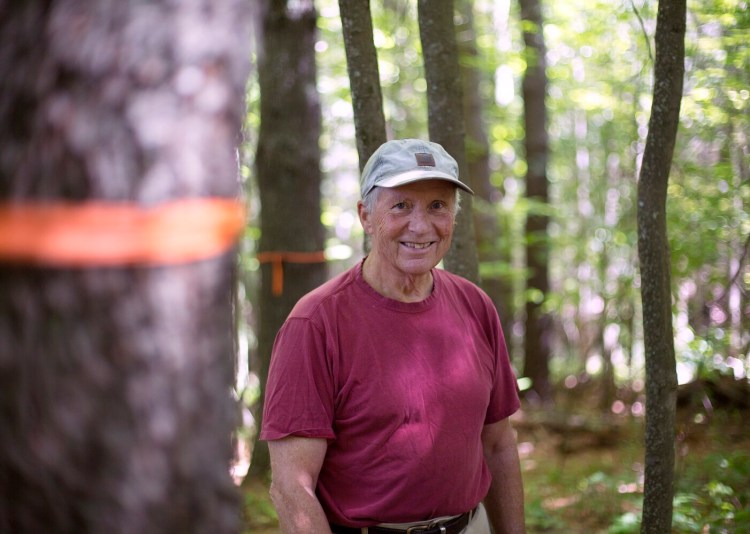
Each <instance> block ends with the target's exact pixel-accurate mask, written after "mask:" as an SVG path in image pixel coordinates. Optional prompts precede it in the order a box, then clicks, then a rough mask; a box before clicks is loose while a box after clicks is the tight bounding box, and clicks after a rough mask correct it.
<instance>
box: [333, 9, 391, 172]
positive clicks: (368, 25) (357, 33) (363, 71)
mask: <svg viewBox="0 0 750 534" xmlns="http://www.w3.org/2000/svg"><path fill="white" fill-rule="evenodd" d="M339 11H340V12H341V26H342V28H343V32H344V49H345V51H346V65H347V69H348V71H349V85H350V87H351V94H352V107H353V108H354V128H355V130H356V135H357V153H358V154H359V170H360V172H361V171H362V169H364V167H365V164H366V163H367V160H368V159H369V158H370V156H371V155H372V153H373V152H375V151H376V150H377V149H378V147H379V146H380V145H382V144H383V143H385V142H386V140H387V138H386V132H385V116H384V115H383V94H382V92H381V89H380V74H379V70H378V55H377V50H375V43H374V41H373V36H372V14H371V13H370V0H339Z"/></svg>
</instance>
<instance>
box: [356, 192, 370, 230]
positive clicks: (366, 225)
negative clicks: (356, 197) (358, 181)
mask: <svg viewBox="0 0 750 534" xmlns="http://www.w3.org/2000/svg"><path fill="white" fill-rule="evenodd" d="M357 214H358V215H359V223H360V224H361V225H362V229H363V230H364V231H365V234H367V235H371V234H372V215H371V214H370V213H369V212H368V211H367V210H366V209H365V205H364V203H363V202H362V201H361V200H360V201H358V202H357Z"/></svg>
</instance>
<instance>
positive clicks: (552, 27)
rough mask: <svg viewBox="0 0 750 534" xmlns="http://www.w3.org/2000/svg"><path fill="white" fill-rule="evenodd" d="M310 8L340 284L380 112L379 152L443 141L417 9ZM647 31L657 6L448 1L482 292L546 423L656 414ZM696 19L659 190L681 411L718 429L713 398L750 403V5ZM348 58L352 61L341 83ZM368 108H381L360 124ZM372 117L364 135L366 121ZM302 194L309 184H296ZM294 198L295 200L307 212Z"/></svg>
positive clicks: (249, 153)
mask: <svg viewBox="0 0 750 534" xmlns="http://www.w3.org/2000/svg"><path fill="white" fill-rule="evenodd" d="M290 4H291V3H290ZM339 4H341V5H342V6H343V7H345V8H346V9H345V10H344V12H343V15H344V17H343V18H344V20H345V24H348V25H347V26H345V27H342V18H341V16H340V13H339ZM368 4H369V7H370V9H371V15H372V32H373V42H374V45H375V49H376V52H377V61H378V65H377V69H374V67H373V65H372V63H371V61H372V58H371V56H369V54H371V50H368V46H367V45H368V43H367V40H368V35H367V34H368V33H369V32H370V31H371V30H370V27H369V24H366V25H365V24H364V23H366V22H367V23H369V21H364V20H361V13H362V12H363V11H362V10H364V9H365V8H366V7H367V5H368ZM315 6H316V8H317V29H318V34H317V37H316V40H315V42H314V45H313V46H314V49H315V53H316V56H315V59H316V69H317V82H316V83H317V91H318V95H319V97H320V103H321V110H322V129H321V132H320V137H319V146H320V149H321V153H320V171H321V173H322V174H321V176H322V181H321V188H320V191H321V198H320V203H321V204H320V205H321V213H320V221H321V222H322V224H323V226H324V227H325V245H324V247H323V248H324V250H325V254H326V258H327V266H328V276H329V277H330V276H333V275H335V274H337V273H339V272H341V271H343V270H344V269H346V268H348V267H350V266H351V265H353V264H354V263H356V262H357V261H359V260H360V259H361V258H362V256H363V246H362V242H363V234H362V230H361V228H360V226H359V222H358V220H357V215H356V201H357V199H358V175H359V168H360V165H361V164H362V163H363V162H362V161H361V158H362V157H363V154H364V155H367V154H368V152H371V151H372V150H373V149H374V147H375V146H376V145H377V144H378V143H374V142H373V141H372V140H373V139H381V138H382V128H383V125H382V124H381V123H380V119H381V118H380V117H378V116H377V115H378V114H377V110H378V109H379V108H380V107H381V105H380V98H381V97H382V110H383V114H384V119H385V124H384V128H385V133H386V135H387V138H389V139H391V138H398V137H432V138H433V140H437V139H435V137H436V135H437V133H436V131H435V130H433V126H434V124H435V120H434V118H435V117H434V115H433V110H432V109H430V105H429V102H430V90H431V89H432V88H433V85H434V84H433V82H432V81H431V80H432V78H431V74H430V72H429V68H425V61H426V58H427V57H428V56H429V54H423V50H422V48H423V46H425V42H424V36H423V35H421V34H420V27H419V22H420V16H419V12H418V11H419V9H418V8H420V6H421V4H419V3H417V2H409V1H407V0H383V1H382V2H366V1H364V0H362V1H361V2H345V1H342V2H339V3H337V2H336V1H335V0H318V1H317V2H316V3H315ZM356 13H360V15H356ZM423 15H424V14H423ZM431 15H433V16H434V15H436V14H435V13H432V14H431ZM656 16H657V4H656V3H648V2H644V1H642V0H635V1H633V2H630V3H627V4H623V3H613V2H607V1H601V0H598V1H595V2H593V3H591V2H582V1H580V0H565V1H563V2H549V3H541V2H535V1H532V0H524V1H522V2H519V3H513V2H510V1H509V0H476V1H474V2H470V1H456V2H455V12H454V23H455V28H456V34H455V36H456V40H457V43H458V50H459V53H460V59H459V64H460V74H459V75H458V76H459V77H460V80H461V89H462V98H463V100H462V102H463V106H462V107H463V118H462V121H463V124H464V129H465V131H464V143H463V144H464V150H465V155H466V160H467V162H466V168H468V169H469V171H468V172H469V176H467V177H466V178H467V180H468V182H469V183H470V184H471V186H472V187H473V188H474V189H475V191H476V192H477V195H476V196H475V197H474V198H473V199H472V200H473V206H472V211H473V226H474V235H475V237H476V246H477V255H478V258H479V265H478V270H479V276H480V280H481V282H480V283H481V285H482V287H483V288H485V290H486V291H487V292H488V294H490V296H491V297H492V299H493V301H494V302H495V303H496V305H497V307H498V312H499V314H500V317H501V319H502V321H503V326H504V329H505V332H506V339H507V341H508V344H509V346H510V349H511V354H512V359H513V364H514V366H515V368H516V370H517V372H518V375H519V377H520V381H519V383H520V385H521V387H522V388H523V390H524V394H525V397H526V400H527V401H528V402H527V405H528V406H530V407H533V406H544V407H546V408H547V409H546V411H545V412H544V413H546V414H547V415H548V416H550V417H558V416H560V417H564V416H565V415H564V414H566V413H571V412H575V411H576V410H578V409H585V410H587V411H592V410H593V411H594V412H596V413H598V414H600V415H601V416H602V417H604V418H606V417H617V416H626V415H630V416H635V417H636V418H638V417H641V416H643V415H644V412H645V389H644V388H645V382H644V381H645V369H646V350H645V347H644V321H643V310H642V302H641V287H642V280H641V275H640V271H639V266H638V261H639V257H638V248H637V246H638V235H637V231H636V222H637V221H636V213H637V206H636V204H637V194H638V181H639V176H640V175H641V172H642V166H643V157H644V152H645V147H646V139H647V134H648V130H649V128H648V121H649V118H650V117H651V115H652V109H651V107H652V94H653V88H654V66H655V65H654V62H655V50H654V40H655V33H656ZM358 17H360V18H358ZM352 21H353V22H352ZM357 22H360V23H363V25H362V26H361V27H359V26H358V24H357ZM686 22H687V25H686V39H685V44H686V53H685V61H684V68H685V73H684V74H685V76H684V88H683V93H682V94H683V98H682V110H681V115H680V119H679V128H678V133H677V138H676V143H675V146H674V155H673V159H672V162H671V166H670V173H669V182H668V186H667V190H666V213H665V216H666V226H667V231H668V234H667V236H666V237H667V239H668V245H669V249H670V251H671V269H670V274H671V282H670V287H669V288H668V293H667V296H669V295H670V294H671V300H672V302H671V306H669V303H668V307H669V317H668V318H667V321H668V322H671V324H672V327H673V334H671V333H668V337H669V338H670V339H672V340H673V343H674V348H675V360H676V361H675V367H676V369H675V371H676V375H677V379H678V382H679V384H681V385H682V386H683V388H682V389H681V392H682V393H684V394H685V395H686V397H685V398H684V399H682V400H684V402H697V403H698V404H699V405H701V406H703V408H701V409H702V410H703V411H704V412H705V413H706V414H707V413H708V412H711V410H713V404H712V403H716V404H717V405H718V402H719V397H722V398H724V399H726V398H729V397H732V398H733V399H734V400H733V401H732V402H736V403H739V404H740V405H745V406H746V405H748V404H749V403H750V399H748V393H747V391H748V390H747V377H748V371H749V370H750V361H749V357H750V354H749V349H750V330H749V328H748V327H750V303H748V298H747V291H748V288H750V268H748V261H747V257H748V245H749V244H750V216H748V209H749V208H748V202H749V201H750V170H749V166H750V148H749V147H748V135H749V134H748V132H749V131H750V124H749V123H750V119H749V114H748V105H749V104H750V92H749V90H748V87H750V47H748V46H747V44H746V43H745V41H744V40H743V36H744V35H745V34H746V32H747V31H748V29H750V14H749V10H748V6H747V4H746V3H745V2H744V1H741V0H717V1H712V2H709V3H703V4H700V5H698V4H688V16H687V21H686ZM352 32H353V33H352ZM363 33H364V35H363ZM351 43H357V45H356V46H357V47H358V48H356V49H353V48H351V46H352V44H351ZM345 44H346V45H349V46H350V49H349V50H350V51H352V50H355V52H356V53H357V54H356V57H353V58H352V57H349V58H348V60H349V68H348V69H347V57H346V55H345ZM358 62H359V63H358ZM368 62H369V63H368ZM357 69H358V70H357ZM373 73H374V74H375V75H377V76H379V78H380V83H381V88H380V95H378V94H376V91H375V92H374V89H373V87H372V76H373ZM287 76H288V80H287V81H288V82H289V80H290V79H291V77H293V76H294V73H293V72H287ZM350 77H351V80H350ZM355 77H356V79H355ZM350 82H351V90H350ZM362 82H366V83H364V84H363V83H362ZM289 83H291V82H289ZM368 84H369V85H368ZM368 91H369V94H371V95H372V98H371V99H369V100H368V98H367V94H368ZM352 94H354V98H353V97H352ZM248 95H249V108H248V116H247V129H246V136H247V143H246V145H245V152H244V154H243V170H244V173H243V176H244V177H245V183H246V186H247V192H248V199H249V201H250V203H251V204H252V205H253V210H252V213H253V215H254V216H255V217H256V219H255V224H254V225H251V227H250V228H249V230H248V234H247V239H246V240H245V242H244V253H243V256H242V265H243V266H244V272H245V276H244V277H243V291H244V296H245V300H244V302H245V306H246V310H247V314H246V318H247V321H246V323H245V326H246V330H245V332H244V334H243V335H244V337H243V339H244V343H245V346H246V347H247V352H246V354H247V355H249V361H250V369H251V373H250V375H249V376H246V377H245V378H244V382H242V384H241V387H242V388H243V391H245V393H246V394H245V399H246V401H247V403H248V404H250V405H253V402H254V401H255V400H257V399H258V398H259V396H260V395H261V394H262V393H261V391H260V390H259V388H258V384H259V382H261V381H262V379H259V378H258V376H262V374H263V369H262V367H260V366H259V365H258V362H262V361H264V359H265V358H267V356H268V355H267V352H266V349H263V348H262V347H261V345H262V343H261V344H259V343H258V342H257V341H256V337H255V331H256V329H257V324H258V323H257V313H258V304H259V303H260V307H261V308H262V306H263V301H262V300H260V299H258V298H256V297H257V295H258V294H259V292H262V291H264V289H262V284H261V283H260V277H259V276H258V272H262V269H263V268H264V267H261V265H262V264H261V262H260V261H259V257H258V256H257V254H256V253H257V252H258V251H259V250H260V251H261V252H262V249H259V246H260V245H259V243H262V240H263V237H262V231H261V224H260V222H259V221H261V220H262V217H263V213H264V211H267V210H268V209H269V206H268V205H267V203H260V204H259V203H258V195H257V184H258V178H259V177H258V176H256V172H255V170H254V168H253V162H254V161H255V154H254V151H255V148H256V146H257V135H258V132H259V131H261V129H262V127H263V125H262V121H263V117H262V116H261V115H262V114H261V113H260V112H259V110H260V109H262V104H261V101H262V98H260V99H259V98H258V97H259V90H258V85H257V82H256V80H253V79H251V80H250V83H249V85H248ZM277 96H278V95H274V97H277ZM365 103H368V104H372V106H371V107H370V108H369V109H366V110H365V109H364V104H365ZM373 108H376V109H373ZM365 111H366V112H367V113H369V114H370V115H369V119H368V120H372V122H369V123H367V124H372V125H373V127H372V129H371V130H369V129H367V128H366V126H365V125H364V124H365V123H364V122H363V121H364V120H363V119H358V114H360V115H359V116H360V117H362V116H364V115H362V114H363V113H364V112H365ZM358 121H359V122H358ZM355 125H356V129H355ZM363 128H364V131H366V132H367V135H369V137H366V136H365V134H363ZM298 135H299V133H298ZM363 139H364V140H365V141H366V142H365V141H363ZM358 142H359V143H360V145H365V144H368V143H369V148H364V147H363V146H358V145H357V143H358ZM358 149H359V154H358ZM312 174H315V173H312ZM309 178H310V177H308V176H306V175H305V176H302V175H300V176H299V177H298V179H299V180H301V182H300V184H302V183H304V181H305V180H308V179H309ZM301 194H302V191H301V189H300V190H299V191H297V192H295V193H294V195H293V196H292V197H290V198H287V200H286V201H287V202H291V203H293V204H294V203H299V202H302V199H301V198H299V195H301ZM282 201H283V200H282ZM270 209H275V207H274V206H271V207H270ZM448 264H449V262H448V261H446V267H447V268H450V266H449V265H448ZM264 280H265V278H264ZM261 313H262V311H261ZM265 346H267V345H265ZM252 371H254V374H253V372H252ZM687 384H691V385H693V386H695V387H692V386H691V387H685V386H686V385H687ZM727 384H729V385H727ZM738 384H739V387H738V388H737V389H735V386H737V385H738ZM720 390H721V391H724V393H721V394H718V393H717V392H719V391H720ZM729 390H731V391H732V392H730V391H729ZM583 391H585V392H586V393H585V396H583V395H581V396H580V399H581V401H579V402H585V403H587V405H586V406H585V407H583V406H576V401H575V398H576V396H578V392H583ZM691 391H692V392H698V397H696V398H690V397H689V395H690V393H689V392H691ZM571 393H573V395H572V396H571V395H570V394H571ZM571 399H572V400H571ZM696 399H697V400H696ZM743 403H744V404H743ZM254 406H255V407H256V412H255V413H256V414H257V404H254ZM560 414H563V415H560Z"/></svg>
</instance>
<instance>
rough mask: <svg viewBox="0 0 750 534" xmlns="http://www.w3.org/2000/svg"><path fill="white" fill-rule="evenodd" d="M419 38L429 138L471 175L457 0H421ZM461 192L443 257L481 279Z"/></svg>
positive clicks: (468, 204) (468, 202)
mask: <svg viewBox="0 0 750 534" xmlns="http://www.w3.org/2000/svg"><path fill="white" fill-rule="evenodd" d="M417 8H418V18H419V36H420V40H421V42H422V51H423V55H424V68H425V78H426V80H427V111H428V123H429V132H430V140H431V141H434V142H436V143H440V144H441V145H442V146H443V148H445V150H446V151H447V152H448V153H449V154H450V155H451V156H453V157H454V158H455V159H456V162H457V163H458V169H459V171H458V172H459V176H461V177H464V179H465V178H466V177H467V176H469V170H468V168H467V164H466V147H465V144H464V143H465V141H464V121H463V109H462V103H463V96H462V91H461V77H460V72H459V68H458V47H457V45H456V33H455V31H456V30H455V26H454V23H453V1H452V0H446V1H445V2H434V1H431V0H419V2H418V3H417ZM461 194H462V200H461V203H462V206H461V211H460V212H459V214H458V219H457V221H456V228H455V230H454V233H453V243H452V244H451V248H450V250H449V251H448V253H447V254H446V256H445V259H444V263H445V268H446V269H447V270H449V271H451V272H453V273H456V274H458V275H460V276H463V277H464V278H466V279H468V280H471V281H472V282H475V283H479V263H478V259H477V247H476V238H475V235H474V223H473V220H472V199H471V196H469V195H464V194H463V193H461Z"/></svg>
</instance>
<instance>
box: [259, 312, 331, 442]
mask: <svg viewBox="0 0 750 534" xmlns="http://www.w3.org/2000/svg"><path fill="white" fill-rule="evenodd" d="M333 383H334V382H333V376H332V371H331V366H330V364H329V363H328V358H327V357H326V343H325V338H324V335H323V333H322V332H321V331H319V330H318V329H317V328H316V327H315V325H314V324H313V323H312V322H311V321H310V320H309V319H306V318H290V319H287V321H286V322H285V323H284V325H283V326H282V328H281V330H279V333H278V335H277V336H276V340H275V342H274V346H273V352H272V355H271V366H270V369H269V373H268V382H267V385H266V391H265V401H264V407H263V420H262V428H261V433H260V439H262V440H267V441H268V440H275V439H281V438H284V437H286V436H300V437H309V438H326V439H333V438H334V437H335V435H334V432H333V408H334V400H333V399H334V388H333Z"/></svg>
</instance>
